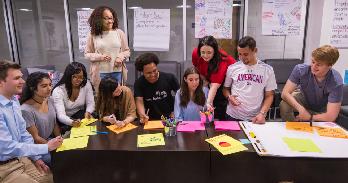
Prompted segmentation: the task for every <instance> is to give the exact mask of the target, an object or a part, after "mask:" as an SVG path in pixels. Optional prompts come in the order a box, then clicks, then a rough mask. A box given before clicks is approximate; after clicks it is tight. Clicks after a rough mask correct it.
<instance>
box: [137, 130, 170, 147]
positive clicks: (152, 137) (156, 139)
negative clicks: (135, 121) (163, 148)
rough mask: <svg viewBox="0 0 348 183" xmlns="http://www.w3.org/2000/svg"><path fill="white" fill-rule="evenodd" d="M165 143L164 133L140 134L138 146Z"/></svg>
mask: <svg viewBox="0 0 348 183" xmlns="http://www.w3.org/2000/svg"><path fill="white" fill-rule="evenodd" d="M159 145H165V143H164V138H163V134H162V133H154V134H143V135H138V147H149V146H159Z"/></svg>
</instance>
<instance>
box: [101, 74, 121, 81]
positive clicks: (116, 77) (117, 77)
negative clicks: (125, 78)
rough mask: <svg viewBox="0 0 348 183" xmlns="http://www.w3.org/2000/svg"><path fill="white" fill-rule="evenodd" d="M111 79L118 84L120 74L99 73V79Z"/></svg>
mask: <svg viewBox="0 0 348 183" xmlns="http://www.w3.org/2000/svg"><path fill="white" fill-rule="evenodd" d="M106 77H111V78H114V79H116V80H117V82H118V83H121V82H122V72H111V73H100V79H103V78H106Z"/></svg>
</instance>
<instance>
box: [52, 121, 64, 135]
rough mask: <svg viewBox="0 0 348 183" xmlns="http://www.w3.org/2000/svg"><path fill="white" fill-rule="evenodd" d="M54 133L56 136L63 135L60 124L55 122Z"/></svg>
mask: <svg viewBox="0 0 348 183" xmlns="http://www.w3.org/2000/svg"><path fill="white" fill-rule="evenodd" d="M53 135H54V136H55V137H58V136H61V135H62V133H61V132H60V128H59V125H58V124H57V123H54V128H53Z"/></svg>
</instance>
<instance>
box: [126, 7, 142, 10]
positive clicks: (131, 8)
mask: <svg viewBox="0 0 348 183" xmlns="http://www.w3.org/2000/svg"><path fill="white" fill-rule="evenodd" d="M139 8H141V7H139V6H131V7H128V9H130V10H134V9H139Z"/></svg>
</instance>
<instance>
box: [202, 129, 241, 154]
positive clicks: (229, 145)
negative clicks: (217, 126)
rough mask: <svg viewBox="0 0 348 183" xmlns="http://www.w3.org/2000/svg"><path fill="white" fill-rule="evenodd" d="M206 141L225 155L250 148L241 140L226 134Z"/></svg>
mask: <svg viewBox="0 0 348 183" xmlns="http://www.w3.org/2000/svg"><path fill="white" fill-rule="evenodd" d="M205 141H207V142H208V143H210V144H211V145H213V146H214V147H215V148H216V149H217V150H218V151H219V152H221V153H222V154H223V155H227V154H232V153H236V152H240V151H245V150H248V148H246V147H245V146H244V145H243V144H242V143H241V142H239V141H238V140H236V139H234V138H232V137H230V136H228V135H226V134H222V135H219V136H215V137H212V138H210V139H205Z"/></svg>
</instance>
